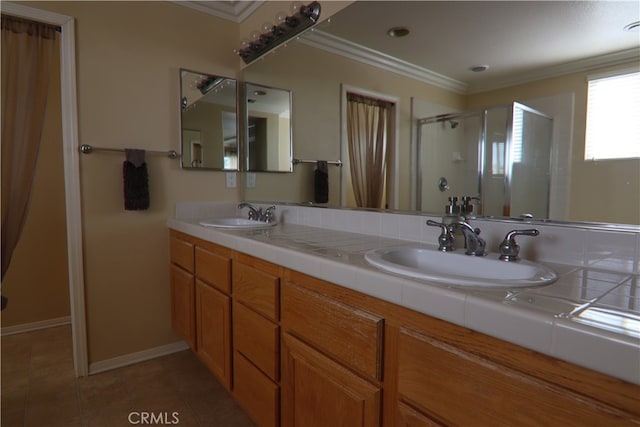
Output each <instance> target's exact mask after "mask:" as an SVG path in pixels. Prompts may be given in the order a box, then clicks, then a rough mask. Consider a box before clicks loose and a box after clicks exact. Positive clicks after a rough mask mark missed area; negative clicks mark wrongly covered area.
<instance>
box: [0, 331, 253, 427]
mask: <svg viewBox="0 0 640 427" xmlns="http://www.w3.org/2000/svg"><path fill="white" fill-rule="evenodd" d="M0 344H1V352H2V353H1V363H2V377H1V382H2V391H1V395H2V407H1V419H0V424H1V425H2V427H13V426H20V427H31V426H34V427H55V426H61V427H75V426H82V427H99V426H107V427H119V426H131V425H134V424H135V423H137V425H142V424H143V423H142V421H143V419H141V418H140V415H139V414H138V413H142V412H147V413H153V414H154V416H155V417H156V418H155V421H156V423H155V424H156V425H158V424H161V423H162V422H165V423H166V424H172V425H178V426H217V427H244V426H254V424H253V423H252V422H251V420H250V419H249V418H248V416H247V415H246V414H245V413H244V412H243V411H242V410H241V409H240V408H239V406H238V405H237V404H236V403H235V401H234V400H233V399H232V398H231V396H230V395H229V393H227V391H226V390H225V389H224V387H222V386H221V385H220V384H219V383H218V382H217V381H216V380H215V379H214V378H213V376H212V375H211V374H210V373H209V371H207V369H206V368H205V367H204V366H203V365H202V364H201V363H200V362H199V361H198V359H197V358H196V357H195V355H194V354H193V353H192V352H191V351H188V350H187V351H181V352H179V353H174V354H171V355H168V356H164V357H160V358H157V359H153V360H150V361H146V362H142V363H139V364H136V365H131V366H127V367H124V368H119V369H115V370H112V371H108V372H104V373H100V374H96V375H91V376H88V377H83V378H75V376H74V373H73V357H72V349H71V328H70V326H60V327H56V328H49V329H43V330H39V331H34V332H27V333H23V334H16V335H7V336H3V337H2V338H1V341H0ZM174 413H176V414H175V418H174ZM130 414H131V421H132V422H130V421H129V416H130ZM158 417H160V418H158ZM147 421H153V419H152V418H147ZM176 421H177V423H176ZM147 424H148V423H147Z"/></svg>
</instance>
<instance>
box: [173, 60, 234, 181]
mask: <svg viewBox="0 0 640 427" xmlns="http://www.w3.org/2000/svg"><path fill="white" fill-rule="evenodd" d="M180 88H181V91H180V102H181V115H180V123H181V129H182V167H183V168H185V169H209V170H211V169H213V170H238V168H239V160H238V124H237V123H238V120H237V87H236V81H235V80H234V79H230V78H226V77H220V76H212V75H209V74H203V73H197V72H194V71H188V70H180Z"/></svg>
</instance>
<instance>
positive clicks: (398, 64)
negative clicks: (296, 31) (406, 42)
mask: <svg viewBox="0 0 640 427" xmlns="http://www.w3.org/2000/svg"><path fill="white" fill-rule="evenodd" d="M299 41H300V42H301V43H304V44H306V45H309V46H312V47H316V48H318V49H322V50H325V51H327V52H331V53H335V54H336V55H340V56H344V57H346V58H349V59H352V60H354V61H359V62H362V63H364V64H368V65H372V66H374V67H378V68H381V69H383V70H387V71H391V72H393V73H396V74H399V75H402V76H405V77H409V78H412V79H415V80H418V81H421V82H424V83H428V84H431V85H434V86H437V87H440V88H443V89H447V90H450V91H452V92H456V93H462V94H465V93H467V91H468V89H469V85H468V84H466V83H464V82H461V81H458V80H455V79H452V78H450V77H447V76H444V75H442V74H438V73H436V72H434V71H431V70H428V69H426V68H422V67H419V66H417V65H414V64H411V63H410V62H406V61H402V60H400V59H398V58H395V57H393V56H390V55H387V54H384V53H381V52H378V51H376V50H373V49H370V48H368V47H365V46H362V45H359V44H357V43H353V42H351V41H349V40H345V39H343V38H340V37H336V36H334V35H332V34H329V33H325V32H323V31H319V30H313V31H309V32H307V33H305V34H304V35H303V36H301V37H300V39H299Z"/></svg>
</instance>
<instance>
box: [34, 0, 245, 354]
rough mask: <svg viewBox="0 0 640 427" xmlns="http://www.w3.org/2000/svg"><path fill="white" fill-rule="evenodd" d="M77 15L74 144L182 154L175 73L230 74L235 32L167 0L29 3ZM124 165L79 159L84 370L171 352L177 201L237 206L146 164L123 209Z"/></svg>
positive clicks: (220, 185) (162, 164)
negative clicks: (141, 192) (140, 207)
mask: <svg viewBox="0 0 640 427" xmlns="http://www.w3.org/2000/svg"><path fill="white" fill-rule="evenodd" d="M26 5H27V6H30V7H37V8H41V9H44V10H50V11H53V12H57V13H61V14H64V15H68V16H72V17H75V18H76V30H77V32H76V49H77V51H76V55H77V73H78V74H77V78H78V82H77V84H78V115H79V137H80V143H86V144H91V145H93V146H95V147H111V148H125V147H132V148H143V149H148V150H161V151H165V150H170V149H174V150H179V149H180V148H179V147H180V130H179V113H180V104H179V98H180V87H179V69H180V68H181V67H182V68H187V69H190V70H195V71H201V72H204V73H207V74H214V75H221V76H228V77H232V78H236V77H237V75H236V74H237V70H238V68H239V64H238V58H237V57H236V56H235V55H234V54H233V49H234V47H235V46H236V45H237V40H238V36H237V31H238V30H237V24H234V23H231V22H229V21H225V20H222V19H218V18H216V17H212V16H208V15H205V14H202V13H198V12H196V11H194V10H191V9H189V8H185V7H183V6H179V5H175V4H172V3H169V2H28V3H26ZM123 160H124V156H123V155H121V154H112V153H106V152H95V153H93V154H91V155H83V156H81V159H80V162H81V163H80V169H81V193H82V211H83V214H82V215H83V232H84V248H83V250H84V272H85V286H86V311H87V327H88V340H89V359H90V363H95V362H98V361H103V360H106V359H110V358H113V357H116V356H122V355H125V354H129V353H133V352H137V351H141V350H146V349H149V348H153V347H156V346H161V345H165V344H169V343H171V342H174V341H176V340H177V338H176V336H175V335H174V333H173V331H172V329H171V325H170V299H169V272H168V265H169V253H168V233H167V230H166V227H165V223H166V220H167V218H169V217H171V216H173V215H174V209H175V203H176V202H179V201H191V200H212V201H220V200H238V199H239V193H238V189H226V188H225V176H224V173H221V172H201V171H183V170H181V169H180V166H179V162H178V161H177V160H170V159H168V158H165V157H164V156H148V158H147V160H148V162H147V163H148V169H149V186H150V198H151V207H150V209H149V210H147V211H138V212H128V211H124V208H123V199H122V162H123Z"/></svg>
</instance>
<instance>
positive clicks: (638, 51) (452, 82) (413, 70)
mask: <svg viewBox="0 0 640 427" xmlns="http://www.w3.org/2000/svg"><path fill="white" fill-rule="evenodd" d="M299 41H300V42H302V43H304V44H307V45H309V46H312V47H316V48H318V49H322V50H325V51H328V52H331V53H335V54H337V55H341V56H344V57H347V58H349V59H352V60H354V61H359V62H362V63H365V64H368V65H371V66H374V67H378V68H381V69H384V70H387V71H390V72H393V73H396V74H400V75H403V76H405V77H409V78H412V79H415V80H418V81H421V82H424V83H428V84H431V85H434V86H437V87H440V88H443V89H447V90H451V91H452V92H455V93H460V94H473V93H479V92H486V91H489V90H496V89H502V88H506V87H510V86H516V85H520V84H524V83H529V82H533V81H536V80H543V79H548V78H553V77H559V76H562V75H566V74H573V73H579V72H584V71H589V70H593V69H595V68H602V67H609V66H615V65H620V64H625V63H629V62H633V61H638V60H640V48H633V49H628V50H624V51H620V52H613V53H609V54H605V55H600V56H596V57H591V58H586V59H582V60H578V61H572V62H567V63H564V64H559V65H556V66H551V67H545V68H541V69H537V70H533V71H530V72H525V73H521V74H518V75H517V76H514V77H511V78H506V79H500V80H494V81H489V82H481V83H478V84H474V85H471V84H468V83H465V82H461V81H459V80H456V79H453V78H450V77H447V76H445V75H442V74H438V73H436V72H434V71H431V70H429V69H426V68H422V67H419V66H417V65H414V64H411V63H409V62H406V61H403V60H400V59H398V58H395V57H393V56H390V55H387V54H384V53H381V52H378V51H376V50H373V49H370V48H368V47H365V46H362V45H359V44H357V43H353V42H351V41H349V40H346V39H343V38H340V37H336V36H334V35H332V34H329V33H325V32H323V31H319V30H314V31H311V32H308V33H306V34H305V35H303V36H302V37H300V39H299Z"/></svg>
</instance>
